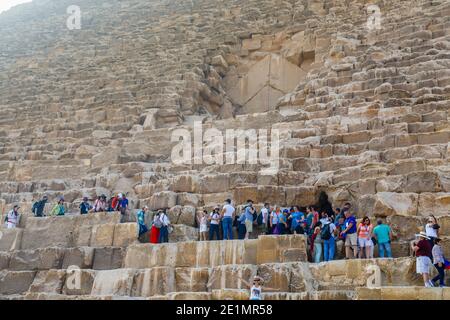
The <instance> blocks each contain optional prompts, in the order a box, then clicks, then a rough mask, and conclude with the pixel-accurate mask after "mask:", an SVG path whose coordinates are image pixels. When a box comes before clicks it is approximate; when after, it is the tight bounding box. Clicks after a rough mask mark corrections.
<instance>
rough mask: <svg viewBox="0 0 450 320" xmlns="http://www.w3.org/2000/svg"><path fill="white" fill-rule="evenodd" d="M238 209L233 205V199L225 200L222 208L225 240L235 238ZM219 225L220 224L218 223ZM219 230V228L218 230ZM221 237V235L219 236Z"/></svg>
mask: <svg viewBox="0 0 450 320" xmlns="http://www.w3.org/2000/svg"><path fill="white" fill-rule="evenodd" d="M235 212H236V210H235V209H234V207H233V206H232V205H231V200H230V199H227V200H225V204H224V206H223V208H222V213H221V217H222V229H223V239H224V240H233V221H234V216H235ZM217 227H219V225H217ZM217 232H218V230H217ZM217 238H219V237H217Z"/></svg>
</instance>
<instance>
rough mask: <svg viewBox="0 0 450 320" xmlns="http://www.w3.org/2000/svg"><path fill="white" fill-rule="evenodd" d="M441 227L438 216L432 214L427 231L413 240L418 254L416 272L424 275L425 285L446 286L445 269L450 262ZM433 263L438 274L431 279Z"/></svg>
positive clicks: (426, 226)
mask: <svg viewBox="0 0 450 320" xmlns="http://www.w3.org/2000/svg"><path fill="white" fill-rule="evenodd" d="M439 229H440V225H439V224H438V221H437V219H436V217H434V216H433V215H431V216H430V217H429V218H428V221H427V224H426V225H425V231H422V232H420V233H419V234H416V239H415V240H414V241H412V242H411V249H412V251H413V253H414V255H415V256H416V272H417V273H418V274H421V275H422V277H423V282H424V284H425V287H435V286H439V287H444V286H445V270H446V269H450V262H449V261H447V259H446V258H445V257H444V251H443V249H442V245H441V242H442V240H441V238H439ZM432 265H434V267H435V268H436V270H437V272H438V274H437V276H436V277H434V278H433V279H430V272H431V266H432Z"/></svg>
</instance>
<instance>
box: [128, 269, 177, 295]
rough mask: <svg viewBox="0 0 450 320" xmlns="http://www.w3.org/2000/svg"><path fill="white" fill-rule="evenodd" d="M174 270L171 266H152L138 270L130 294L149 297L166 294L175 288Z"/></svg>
mask: <svg viewBox="0 0 450 320" xmlns="http://www.w3.org/2000/svg"><path fill="white" fill-rule="evenodd" d="M175 288H176V287H175V270H174V268H173V267H154V268H151V269H145V270H141V271H139V272H138V273H137V274H136V275H135V278H134V284H133V289H132V292H131V295H132V296H139V297H150V296H156V295H166V294H168V293H169V292H174V291H177V290H176V289H175Z"/></svg>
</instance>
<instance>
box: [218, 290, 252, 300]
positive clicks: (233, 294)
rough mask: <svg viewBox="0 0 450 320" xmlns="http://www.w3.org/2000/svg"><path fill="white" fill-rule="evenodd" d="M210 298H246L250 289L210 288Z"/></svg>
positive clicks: (248, 296) (248, 297)
mask: <svg viewBox="0 0 450 320" xmlns="http://www.w3.org/2000/svg"><path fill="white" fill-rule="evenodd" d="M211 297H212V300H248V299H250V290H248V289H228V288H227V289H217V290H212V296H211Z"/></svg>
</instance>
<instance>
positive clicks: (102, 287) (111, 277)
mask: <svg viewBox="0 0 450 320" xmlns="http://www.w3.org/2000/svg"><path fill="white" fill-rule="evenodd" d="M135 273H136V271H135V270H131V269H117V270H102V271H97V273H96V275H95V279H94V283H93V285H92V292H91V295H94V296H95V295H113V296H130V295H131V289H132V286H133V279H134V275H135Z"/></svg>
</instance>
